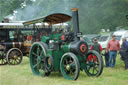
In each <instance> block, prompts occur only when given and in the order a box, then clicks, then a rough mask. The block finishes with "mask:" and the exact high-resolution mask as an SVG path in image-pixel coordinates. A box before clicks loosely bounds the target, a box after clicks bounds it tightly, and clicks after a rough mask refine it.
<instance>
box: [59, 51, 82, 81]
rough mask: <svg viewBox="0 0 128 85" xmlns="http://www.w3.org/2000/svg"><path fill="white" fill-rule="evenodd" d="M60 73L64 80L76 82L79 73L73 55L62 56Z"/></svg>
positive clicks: (69, 53) (75, 58)
mask: <svg viewBox="0 0 128 85" xmlns="http://www.w3.org/2000/svg"><path fill="white" fill-rule="evenodd" d="M60 71H61V74H62V75H63V76H64V78H65V79H68V80H77V78H78V76H79V73H80V64H79V61H78V59H77V57H76V56H75V54H73V53H71V52H68V53H65V54H64V55H63V56H62V58H61V61H60Z"/></svg>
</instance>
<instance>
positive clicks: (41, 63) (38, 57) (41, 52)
mask: <svg viewBox="0 0 128 85" xmlns="http://www.w3.org/2000/svg"><path fill="white" fill-rule="evenodd" d="M46 52H47V48H46V46H45V44H44V43H42V42H35V43H34V44H33V45H32V47H31V50H30V66H31V69H32V72H33V74H35V75H38V76H45V75H46V76H48V75H49V74H50V72H48V70H47V69H46V67H45V56H46Z"/></svg>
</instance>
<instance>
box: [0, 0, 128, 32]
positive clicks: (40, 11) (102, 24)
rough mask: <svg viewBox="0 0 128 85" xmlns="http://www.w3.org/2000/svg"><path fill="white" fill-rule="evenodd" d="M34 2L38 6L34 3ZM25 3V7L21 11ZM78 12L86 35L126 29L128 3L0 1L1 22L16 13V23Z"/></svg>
mask: <svg viewBox="0 0 128 85" xmlns="http://www.w3.org/2000/svg"><path fill="white" fill-rule="evenodd" d="M34 1H35V2H34ZM23 2H25V3H26V5H27V6H26V7H24V8H22V9H21V8H20V7H21V3H23ZM74 7H77V8H79V20H80V22H79V23H80V30H81V31H82V32H84V33H85V34H88V33H89V34H90V33H99V32H100V30H101V29H110V30H111V31H114V30H115V29H116V27H119V26H120V27H123V28H125V27H127V26H128V20H126V18H125V16H126V15H127V14H128V0H0V19H1V20H2V19H3V18H4V17H5V16H7V15H9V14H12V13H13V10H17V11H18V13H17V14H16V16H17V20H30V19H33V18H37V17H41V16H46V15H48V14H51V13H56V12H61V13H66V14H69V15H71V10H70V9H71V8H74Z"/></svg>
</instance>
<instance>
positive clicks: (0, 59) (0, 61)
mask: <svg viewBox="0 0 128 85" xmlns="http://www.w3.org/2000/svg"><path fill="white" fill-rule="evenodd" d="M6 64H7V59H6V56H5V54H4V52H3V51H0V65H6Z"/></svg>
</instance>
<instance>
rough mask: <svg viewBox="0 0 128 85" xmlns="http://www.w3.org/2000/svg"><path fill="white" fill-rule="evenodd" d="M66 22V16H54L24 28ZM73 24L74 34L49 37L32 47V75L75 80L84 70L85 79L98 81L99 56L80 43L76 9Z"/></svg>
mask: <svg viewBox="0 0 128 85" xmlns="http://www.w3.org/2000/svg"><path fill="white" fill-rule="evenodd" d="M69 20H71V17H70V16H69V15H66V14H61V13H57V14H52V15H49V16H46V17H45V18H42V20H41V18H40V19H37V20H33V21H28V22H25V23H24V24H25V25H27V24H29V23H30V24H32V23H35V22H36V23H37V22H39V21H42V22H47V23H49V24H50V25H51V24H57V23H62V22H66V21H69ZM72 22H73V28H74V32H71V31H67V32H64V33H51V34H49V35H48V36H43V37H42V41H41V42H35V43H33V45H32V47H31V50H30V66H31V69H32V72H33V74H35V75H38V76H49V75H50V73H51V72H56V71H58V72H61V74H62V75H63V76H64V78H65V79H68V80H76V79H77V78H78V76H79V73H80V71H83V70H84V71H85V72H86V73H87V75H88V76H96V77H98V76H99V75H100V74H101V73H102V71H103V61H102V58H101V56H100V54H98V53H97V52H96V51H90V50H88V45H87V43H86V42H85V41H82V40H80V35H81V33H80V32H79V26H78V25H79V23H78V9H77V8H74V9H72Z"/></svg>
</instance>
